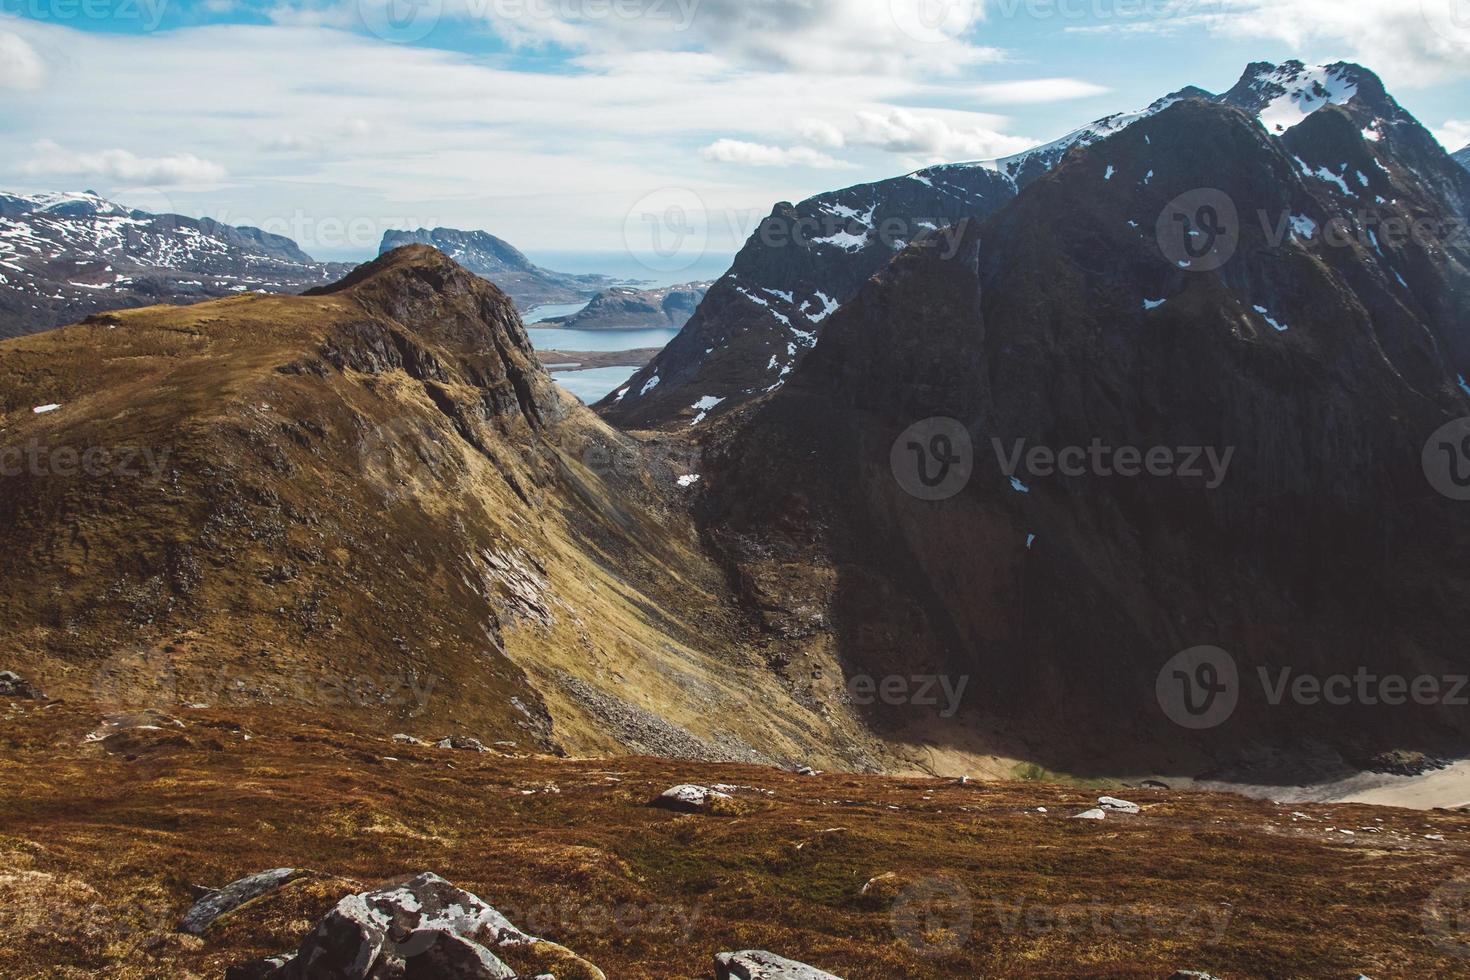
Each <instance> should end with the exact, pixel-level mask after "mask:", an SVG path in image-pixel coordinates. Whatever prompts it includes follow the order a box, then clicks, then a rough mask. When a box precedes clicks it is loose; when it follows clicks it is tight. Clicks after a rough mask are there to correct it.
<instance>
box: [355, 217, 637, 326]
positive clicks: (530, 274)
mask: <svg viewBox="0 0 1470 980" xmlns="http://www.w3.org/2000/svg"><path fill="white" fill-rule="evenodd" d="M404 245H432V246H433V247H434V248H437V249H438V250H439V251H441V252H443V253H444V254H445V255H447V256H449V257H450V258H451V259H453V260H454V261H455V262H458V263H459V264H460V265H462V266H464V267H465V268H466V269H468V270H469V271H471V272H473V273H474V274H475V275H477V276H480V277H481V278H484V279H489V280H490V281H491V282H493V283H495V285H497V286H499V287H500V288H501V290H502V291H504V292H505V294H506V295H508V296H509V297H510V298H511V300H512V301H514V303H515V304H516V308H517V309H519V310H520V311H521V312H523V313H524V312H526V311H528V310H530V309H532V308H533V307H537V306H548V305H551V304H556V303H576V302H578V301H580V300H585V299H591V298H592V297H593V296H595V295H597V294H598V293H599V292H601V291H603V290H605V289H608V288H610V287H612V286H614V285H616V281H615V280H613V279H610V278H608V277H607V276H595V275H572V274H571V273H566V272H552V271H551V270H549V269H543V268H541V267H540V266H538V265H536V264H535V263H534V262H532V261H531V260H530V259H528V258H527V257H526V255H525V253H523V252H521V251H520V250H519V249H517V248H516V247H515V246H513V245H511V244H510V243H509V242H507V241H505V240H504V239H500V238H496V237H495V236H494V235H492V234H490V233H489V232H484V231H460V230H458V229H455V228H434V229H429V228H419V229H417V230H415V231H390V232H386V233H385V234H384V235H383V241H382V244H381V245H380V246H379V248H378V254H380V255H383V254H386V253H388V252H391V251H393V250H394V249H396V248H401V247H403V246H404Z"/></svg>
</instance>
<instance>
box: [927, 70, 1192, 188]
mask: <svg viewBox="0 0 1470 980" xmlns="http://www.w3.org/2000/svg"><path fill="white" fill-rule="evenodd" d="M1213 98H1215V96H1214V95H1213V94H1211V93H1209V92H1206V91H1205V90H1204V89H1202V88H1196V87H1195V86H1193V85H1191V86H1188V87H1186V88H1182V89H1180V90H1179V91H1177V92H1174V93H1172V94H1170V95H1166V96H1164V97H1163V98H1162V99H1158V100H1156V101H1154V102H1152V103H1150V104H1149V105H1148V107H1147V108H1144V109H1139V110H1137V111H1135V112H1115V113H1113V114H1112V115H1111V116H1104V117H1103V118H1101V119H1098V120H1095V121H1094V122H1092V123H1091V124H1090V125H1087V126H1083V127H1082V128H1081V129H1075V130H1073V131H1072V132H1070V133H1068V134H1067V135H1066V136H1063V137H1062V138H1061V139H1057V140H1052V141H1051V142H1050V143H1044V144H1042V145H1041V146H1037V147H1033V148H1031V149H1029V150H1025V151H1023V152H1021V153H1017V154H1014V155H1013V156H1008V157H1003V158H1001V159H999V160H990V161H987V162H984V163H962V164H957V165H956V166H961V167H974V166H982V167H994V168H995V169H996V170H999V171H1000V172H1001V173H1003V174H1005V175H1006V176H1007V177H1010V178H1011V179H1012V180H1014V181H1015V182H1016V184H1017V185H1018V186H1021V187H1024V186H1026V185H1027V184H1029V183H1031V181H1033V180H1035V179H1036V178H1037V177H1040V176H1041V175H1042V174H1044V173H1046V172H1047V171H1048V170H1050V169H1051V168H1052V167H1055V166H1056V165H1057V162H1058V161H1059V160H1061V159H1062V157H1064V156H1066V155H1067V151H1068V150H1071V149H1072V148H1073V147H1083V146H1091V145H1092V144H1093V143H1096V142H1097V141H1098V140H1102V139H1107V138H1108V137H1109V136H1111V135H1113V134H1114V133H1117V132H1121V131H1122V130H1124V129H1127V128H1128V127H1129V126H1131V125H1133V124H1134V123H1136V122H1138V121H1139V120H1140V119H1147V118H1148V117H1150V116H1152V115H1155V114H1157V113H1159V112H1162V111H1163V110H1165V109H1167V108H1169V106H1171V105H1173V104H1174V103H1176V102H1180V101H1182V100H1184V99H1213Z"/></svg>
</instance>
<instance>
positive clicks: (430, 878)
mask: <svg viewBox="0 0 1470 980" xmlns="http://www.w3.org/2000/svg"><path fill="white" fill-rule="evenodd" d="M502 956H506V957H513V958H514V959H515V960H516V962H517V963H520V964H525V966H527V967H529V969H515V968H512V967H511V966H510V965H508V964H507V963H506V962H505V960H504V959H502V958H501V957H502ZM546 964H555V967H556V969H555V972H556V975H557V976H558V977H565V978H569V980H571V978H575V980H606V978H605V976H604V975H603V973H602V971H601V970H599V969H597V967H595V966H593V965H592V964H591V963H588V962H587V961H586V960H584V959H582V958H581V957H579V956H577V955H576V954H575V953H573V952H572V951H571V950H568V949H566V948H565V947H562V946H559V945H557V944H556V943H550V942H546V941H545V940H542V939H538V938H536V937H534V936H530V935H527V934H526V933H524V932H522V931H521V930H520V929H518V928H516V927H515V925H513V924H512V923H511V921H510V920H509V919H507V918H506V917H505V916H503V915H501V914H500V912H498V911H497V910H496V909H494V908H491V907H490V906H489V905H486V904H485V903H484V902H483V901H481V900H480V899H479V898H478V897H477V896H475V895H472V894H470V893H469V892H467V891H464V890H463V889H460V888H456V887H455V886H454V885H453V884H451V883H450V882H448V881H446V880H445V879H443V878H441V877H440V876H438V875H436V874H421V875H418V876H416V877H413V878H410V879H407V880H406V881H403V882H402V883H400V884H390V885H387V886H384V887H382V888H378V889H375V890H373V891H369V892H363V893H361V894H356V895H348V896H347V897H346V898H344V899H342V900H341V901H340V902H338V903H337V905H336V907H335V908H333V909H332V910H331V911H330V912H328V913H327V914H326V915H325V916H323V917H322V919H321V921H320V922H318V923H317V925H316V927H315V928H314V929H313V930H312V931H311V932H310V933H309V934H308V935H307V937H306V938H305V939H304V940H302V942H301V947H300V949H299V950H297V952H296V955H295V956H293V957H290V958H289V959H281V958H279V957H276V958H272V959H270V960H260V961H257V962H256V963H252V964H247V965H245V966H240V967H236V968H234V970H233V971H232V972H231V974H230V976H231V978H232V980H514V978H516V977H519V976H535V975H539V974H542V973H544V972H546V970H545V969H544V965H546Z"/></svg>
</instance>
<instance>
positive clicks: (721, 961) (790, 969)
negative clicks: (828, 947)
mask: <svg viewBox="0 0 1470 980" xmlns="http://www.w3.org/2000/svg"><path fill="white" fill-rule="evenodd" d="M715 978H716V980H842V978H841V977H839V976H837V975H836V974H835V973H826V972H824V971H822V970H818V969H817V968H816V967H814V966H807V965H806V964H805V963H798V962H796V960H788V959H786V958H785V957H784V956H777V955H776V954H775V953H768V952H766V951H765V950H763V949H747V950H742V951H741V952H739V953H717V954H716V955H715Z"/></svg>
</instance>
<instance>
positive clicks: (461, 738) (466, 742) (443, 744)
mask: <svg viewBox="0 0 1470 980" xmlns="http://www.w3.org/2000/svg"><path fill="white" fill-rule="evenodd" d="M434 747H435V748H438V749H458V750H459V751H461V752H485V751H488V750H487V749H486V748H485V743H483V742H481V741H480V740H479V739H477V738H470V737H469V736H468V735H450V736H448V737H446V738H441V739H440V740H439V741H437V742H435V743H434Z"/></svg>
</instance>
